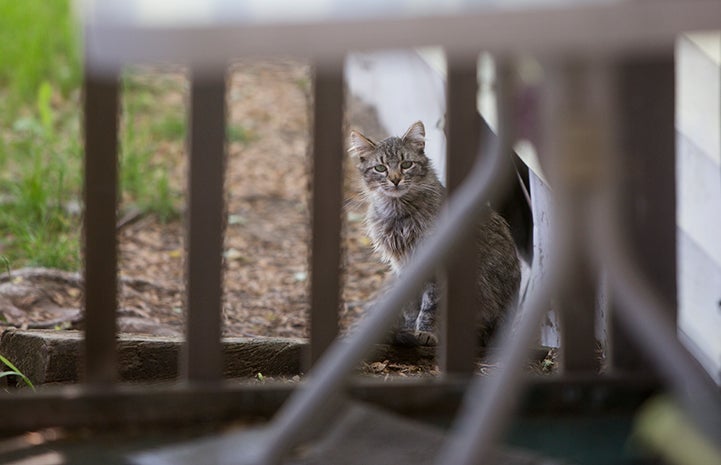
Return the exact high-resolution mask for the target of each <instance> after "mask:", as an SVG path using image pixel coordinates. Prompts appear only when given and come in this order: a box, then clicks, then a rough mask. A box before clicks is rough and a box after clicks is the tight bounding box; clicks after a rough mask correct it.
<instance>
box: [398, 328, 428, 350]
mask: <svg viewBox="0 0 721 465" xmlns="http://www.w3.org/2000/svg"><path fill="white" fill-rule="evenodd" d="M392 343H393V344H394V345H397V346H402V347H416V346H419V345H421V344H420V341H418V338H417V337H416V333H415V331H413V330H410V331H408V330H400V331H396V332H395V333H394V334H393V342H392Z"/></svg>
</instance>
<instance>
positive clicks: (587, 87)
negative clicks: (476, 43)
mask: <svg viewBox="0 0 721 465" xmlns="http://www.w3.org/2000/svg"><path fill="white" fill-rule="evenodd" d="M606 71H607V70H606V67H605V66H604V65H602V64H601V63H598V64H596V63H591V62H589V61H587V60H584V61H576V60H570V61H557V62H552V63H548V67H547V80H546V82H547V83H548V84H547V86H548V89H547V90H548V92H547V93H546V97H547V99H548V102H547V108H546V111H547V113H548V114H547V115H546V118H545V119H546V121H547V127H546V140H547V147H546V152H547V156H548V157H549V158H550V160H551V161H553V163H552V164H551V165H552V166H551V175H552V176H553V180H552V185H553V188H554V192H555V193H556V195H557V197H558V201H557V204H558V215H559V217H560V218H559V220H560V221H563V222H565V223H564V224H568V228H567V232H564V234H566V235H567V237H564V238H563V243H562V245H561V246H562V247H565V248H566V249H567V253H568V256H569V257H571V258H570V260H571V263H570V265H569V266H570V267H571V269H572V272H571V273H570V275H571V276H572V278H573V279H572V281H570V282H566V283H564V286H563V287H562V289H561V291H560V296H559V305H558V307H559V318H560V323H561V357H560V364H561V367H562V369H563V370H564V371H596V370H597V369H598V365H599V363H598V360H599V357H598V355H597V354H596V337H595V321H596V297H597V293H596V288H597V278H596V276H595V273H593V271H592V265H591V263H590V259H589V254H588V253H587V252H586V249H587V247H589V246H592V244H589V243H588V235H587V231H588V229H587V226H586V222H587V219H588V211H589V210H590V208H591V206H590V199H591V197H592V196H593V194H594V191H596V190H597V186H598V185H599V183H602V182H604V181H605V177H604V174H603V171H602V170H601V169H599V168H598V167H599V166H600V165H601V160H602V159H603V158H604V157H606V156H608V147H609V142H608V139H609V138H610V137H611V128H610V125H609V123H608V121H609V120H610V118H609V112H608V111H609V110H608V96H607V93H608V87H609V81H608V79H607V72H606Z"/></svg>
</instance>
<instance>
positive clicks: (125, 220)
mask: <svg viewBox="0 0 721 465" xmlns="http://www.w3.org/2000/svg"><path fill="white" fill-rule="evenodd" d="M143 216H145V212H143V211H142V210H139V209H137V208H133V209H131V210H130V211H128V212H127V213H125V215H123V217H122V218H121V219H120V221H118V222H117V224H116V225H115V230H116V231H120V230H121V229H123V228H125V227H126V226H129V225H131V224H133V223H135V222H136V221H138V220H139V219H141V218H142V217H143Z"/></svg>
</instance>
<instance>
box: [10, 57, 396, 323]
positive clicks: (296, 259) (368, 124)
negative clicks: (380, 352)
mask: <svg viewBox="0 0 721 465" xmlns="http://www.w3.org/2000/svg"><path fill="white" fill-rule="evenodd" d="M310 82H311V80H310V69H309V67H308V66H306V65H304V64H302V63H296V62H283V61H279V62H271V63H268V62H256V63H244V64H242V65H238V66H235V67H234V69H233V72H232V74H231V78H230V80H229V90H228V113H229V124H230V125H238V126H241V125H242V127H243V128H244V130H245V131H246V132H247V133H249V134H251V136H250V137H249V139H248V140H247V141H244V142H233V143H231V144H230V145H229V150H228V160H227V172H226V195H227V211H228V222H227V229H226V237H225V253H224V258H225V260H224V261H225V270H224V273H225V274H224V277H225V286H224V305H223V320H224V334H225V335H228V336H282V337H304V336H307V330H308V322H307V318H306V313H307V311H308V302H307V301H308V291H307V288H308V264H307V257H308V246H309V234H310V230H309V213H308V188H309V178H308V167H309V160H308V154H307V152H308V147H309V132H310V131H309V129H310V128H309V108H310V101H309V100H310ZM349 107H350V108H349V110H348V113H349V115H350V116H349V119H350V120H351V123H350V124H351V125H353V126H356V127H360V128H362V129H363V130H366V131H370V132H371V133H373V132H378V127H377V123H376V122H375V121H374V118H373V114H372V112H370V111H369V110H368V109H367V108H363V107H362V105H357V104H354V105H349ZM171 152H172V151H171ZM176 152H177V150H176ZM171 156H173V155H172V154H171ZM174 156H175V157H176V158H177V166H176V168H175V169H174V170H173V172H172V176H173V179H172V180H171V181H172V183H173V184H174V185H177V186H183V185H185V161H184V155H183V154H182V153H176V154H175V155H174ZM347 160H348V163H346V165H347V166H346V173H345V181H346V182H345V196H346V202H345V203H346V208H345V219H346V221H345V235H344V247H345V258H344V270H345V279H344V282H345V286H344V289H343V302H344V304H343V307H342V309H341V324H342V327H343V328H347V327H348V326H349V325H350V324H352V323H353V322H354V321H356V320H357V319H358V316H359V315H360V314H361V313H362V310H363V308H364V303H365V302H366V301H367V300H368V299H369V297H371V296H373V295H374V293H376V292H377V291H378V289H379V288H380V287H381V284H382V282H383V280H384V276H385V274H386V267H385V266H384V265H382V264H381V263H380V262H379V261H378V259H377V258H376V257H374V256H373V254H372V251H371V249H370V246H369V241H368V238H367V237H366V236H365V233H364V229H363V225H362V216H363V210H364V206H363V204H362V201H360V200H359V198H358V195H357V193H358V185H357V178H356V177H355V170H354V167H353V166H352V163H351V162H350V159H347ZM183 239H184V238H183V219H182V215H181V218H180V219H178V220H177V221H173V222H170V223H167V224H163V223H160V222H159V221H158V220H157V219H156V218H155V217H153V216H151V215H148V216H141V217H138V218H132V221H124V220H122V219H121V226H120V227H119V241H120V273H121V276H122V277H123V279H122V283H121V299H120V315H119V316H120V319H119V323H120V329H121V331H123V332H133V333H144V334H159V335H180V334H182V332H183V299H184V297H183V289H184V281H183V275H184V245H183ZM26 271H27V272H25V273H21V274H18V273H17V272H15V273H14V274H13V276H14V278H13V279H12V280H9V281H8V279H7V277H6V278H5V281H8V282H5V283H4V284H3V285H4V286H5V287H4V289H0V291H1V292H0V308H4V309H6V310H4V313H5V318H6V320H8V321H7V323H9V324H11V325H13V326H25V327H58V328H67V327H76V326H79V325H81V315H80V314H79V312H78V308H79V307H80V304H81V298H82V293H81V287H80V283H79V280H78V276H77V275H73V274H68V273H56V272H49V271H43V270H39V271H38V270H36V271H35V272H32V271H30V270H26ZM10 286H12V289H11V288H10ZM38 288H41V289H42V290H38ZM13 296H14V297H13ZM3 301H4V304H3Z"/></svg>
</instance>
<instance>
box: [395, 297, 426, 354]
mask: <svg viewBox="0 0 721 465" xmlns="http://www.w3.org/2000/svg"><path fill="white" fill-rule="evenodd" d="M420 305H421V299H420V298H419V297H416V298H415V299H413V300H411V301H410V302H408V303H406V304H405V305H404V306H403V309H402V312H401V315H400V317H399V318H398V323H397V324H396V326H395V327H394V328H393V331H392V337H391V342H392V343H393V344H395V345H400V346H417V345H418V340H417V338H416V320H417V319H418V313H419V308H420Z"/></svg>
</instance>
